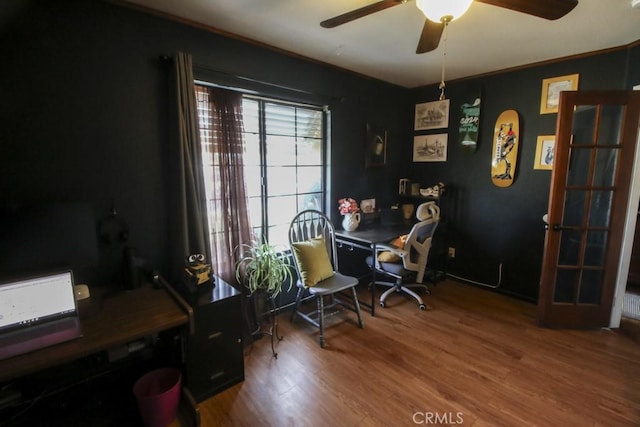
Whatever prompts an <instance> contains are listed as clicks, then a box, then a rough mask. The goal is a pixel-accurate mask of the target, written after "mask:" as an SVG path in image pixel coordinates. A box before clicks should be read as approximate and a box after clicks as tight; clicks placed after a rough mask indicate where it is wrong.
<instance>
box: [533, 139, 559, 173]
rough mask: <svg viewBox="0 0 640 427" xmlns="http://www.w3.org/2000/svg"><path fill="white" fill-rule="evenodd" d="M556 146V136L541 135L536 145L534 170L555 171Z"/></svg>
mask: <svg viewBox="0 0 640 427" xmlns="http://www.w3.org/2000/svg"><path fill="white" fill-rule="evenodd" d="M555 146H556V136H555V135H540V136H539V137H538V143H537V144H536V160H535V162H534V164H533V168H534V169H546V170H551V169H553V154H554V150H555Z"/></svg>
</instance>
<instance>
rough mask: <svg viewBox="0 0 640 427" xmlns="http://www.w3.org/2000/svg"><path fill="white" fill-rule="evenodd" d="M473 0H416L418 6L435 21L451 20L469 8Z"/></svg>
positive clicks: (428, 17)
mask: <svg viewBox="0 0 640 427" xmlns="http://www.w3.org/2000/svg"><path fill="white" fill-rule="evenodd" d="M471 3H473V0H416V6H418V9H420V11H421V12H422V13H424V16H426V17H427V19H429V20H431V21H433V22H443V23H444V22H451V21H453V20H454V19H458V18H459V17H461V16H462V15H464V13H465V12H466V11H467V9H469V6H471Z"/></svg>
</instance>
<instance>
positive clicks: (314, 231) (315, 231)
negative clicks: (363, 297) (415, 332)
mask: <svg viewBox="0 0 640 427" xmlns="http://www.w3.org/2000/svg"><path fill="white" fill-rule="evenodd" d="M289 244H290V245H291V251H292V253H293V259H294V263H295V268H296V271H297V273H298V280H297V286H298V293H297V296H296V302H295V306H294V308H293V313H292V314H291V321H292V322H293V321H294V319H295V318H296V316H300V317H301V318H302V319H304V320H305V321H307V322H309V323H311V324H312V325H314V326H315V327H317V328H319V329H320V346H321V347H324V346H325V339H324V327H325V316H328V315H329V314H335V313H336V312H337V311H333V312H332V313H329V311H330V310H332V309H333V308H334V307H336V306H337V305H341V306H343V307H346V308H348V309H350V310H352V311H355V312H356V314H357V317H358V326H359V327H360V328H364V323H363V321H362V316H361V314H360V304H359V303H358V296H357V294H356V285H357V284H358V279H357V278H355V277H351V276H347V275H344V274H341V273H340V272H339V271H338V255H337V252H336V240H335V229H334V227H333V224H332V223H331V220H330V219H329V218H328V217H327V216H326V215H324V214H323V213H322V212H320V211H317V210H313V209H311V210H305V211H302V212H300V213H298V214H297V215H296V216H295V217H294V218H293V220H292V221H291V225H290V227H289ZM307 294H308V295H310V296H311V297H313V298H315V299H316V309H315V311H312V312H309V313H306V312H303V311H301V310H300V308H301V307H300V306H301V301H302V299H303V296H305V295H307ZM344 296H347V297H349V298H350V300H351V301H346V300H345V299H343V298H342V297H344ZM325 299H326V300H327V301H326V302H325Z"/></svg>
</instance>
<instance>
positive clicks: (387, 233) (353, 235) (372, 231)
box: [336, 223, 412, 316]
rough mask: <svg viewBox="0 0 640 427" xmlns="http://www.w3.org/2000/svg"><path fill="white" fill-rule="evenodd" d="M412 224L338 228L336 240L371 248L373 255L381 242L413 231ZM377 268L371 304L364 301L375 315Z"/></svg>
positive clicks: (373, 270)
mask: <svg viewBox="0 0 640 427" xmlns="http://www.w3.org/2000/svg"><path fill="white" fill-rule="evenodd" d="M411 225H412V224H408V223H407V224H395V225H381V224H370V225H367V226H365V227H362V228H358V229H357V230H355V231H345V230H336V241H337V242H338V243H341V244H343V245H351V246H353V247H357V248H361V249H365V250H370V251H371V253H372V255H373V256H375V254H376V246H377V245H378V244H381V243H389V242H391V241H392V240H393V239H395V238H396V237H398V236H401V235H403V234H407V233H408V232H409V231H411ZM375 282H376V269H375V267H371V304H370V305H369V304H367V303H362V304H363V305H364V306H366V307H369V308H370V309H371V315H372V316H375V307H376V304H375V294H376V286H375Z"/></svg>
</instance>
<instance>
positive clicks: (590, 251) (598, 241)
mask: <svg viewBox="0 0 640 427" xmlns="http://www.w3.org/2000/svg"><path fill="white" fill-rule="evenodd" d="M606 249H607V232H606V231H595V230H591V231H588V232H587V247H586V248H585V251H584V265H589V266H604V256H605V250H606Z"/></svg>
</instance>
